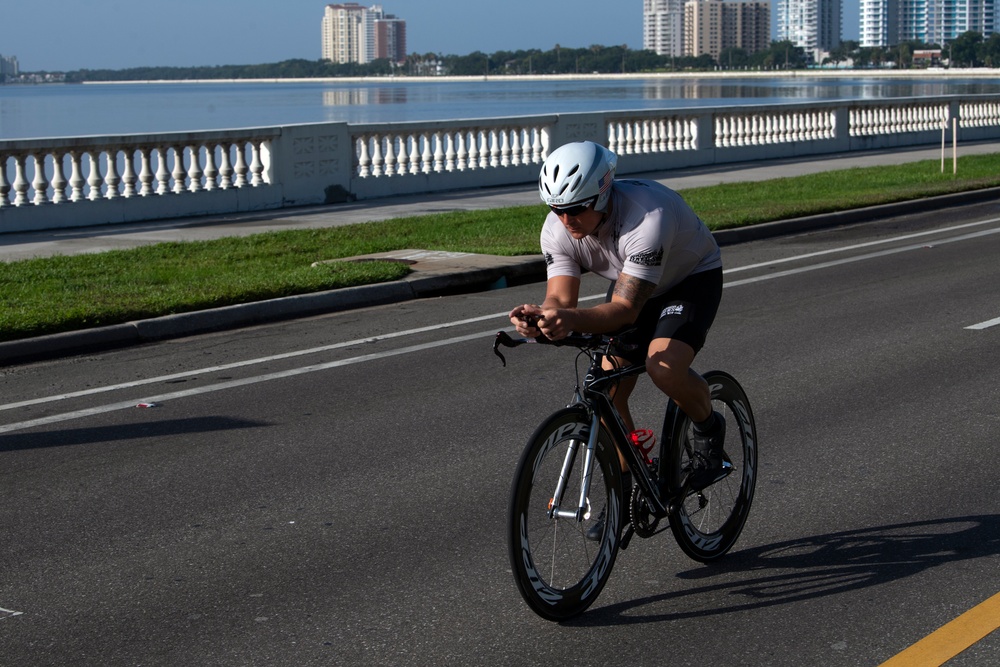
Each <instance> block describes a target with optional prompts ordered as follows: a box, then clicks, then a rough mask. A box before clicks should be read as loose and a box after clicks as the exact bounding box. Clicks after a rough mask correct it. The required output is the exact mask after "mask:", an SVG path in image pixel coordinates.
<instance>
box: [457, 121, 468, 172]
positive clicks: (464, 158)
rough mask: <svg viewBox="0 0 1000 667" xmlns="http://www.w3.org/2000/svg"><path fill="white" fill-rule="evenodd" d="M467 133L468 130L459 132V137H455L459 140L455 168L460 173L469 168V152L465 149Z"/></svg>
mask: <svg viewBox="0 0 1000 667" xmlns="http://www.w3.org/2000/svg"><path fill="white" fill-rule="evenodd" d="M467 132H468V131H467V130H459V132H458V136H456V137H455V138H456V139H457V140H458V146H457V148H456V152H457V157H456V161H455V168H456V169H458V170H459V171H466V170H468V168H469V150H468V149H467V148H466V147H465V141H466V134H467Z"/></svg>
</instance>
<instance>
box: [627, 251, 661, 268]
mask: <svg viewBox="0 0 1000 667" xmlns="http://www.w3.org/2000/svg"><path fill="white" fill-rule="evenodd" d="M628 261H630V262H632V263H633V264H639V265H641V266H659V265H660V264H662V263H663V248H660V249H659V250H649V251H647V252H637V253H636V254H634V255H631V256H630V257H629V258H628Z"/></svg>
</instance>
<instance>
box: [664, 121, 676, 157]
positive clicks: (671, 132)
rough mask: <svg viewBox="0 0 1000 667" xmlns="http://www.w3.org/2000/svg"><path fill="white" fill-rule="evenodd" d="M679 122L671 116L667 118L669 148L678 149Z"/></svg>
mask: <svg viewBox="0 0 1000 667" xmlns="http://www.w3.org/2000/svg"><path fill="white" fill-rule="evenodd" d="M677 129H678V128H677V123H676V121H675V120H674V119H673V118H671V119H669V120H667V150H668V151H675V150H677Z"/></svg>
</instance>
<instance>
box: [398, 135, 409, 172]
mask: <svg viewBox="0 0 1000 667" xmlns="http://www.w3.org/2000/svg"><path fill="white" fill-rule="evenodd" d="M410 138H411V137H410V135H408V134H401V135H400V136H399V153H398V154H397V155H396V173H397V174H399V175H400V176H406V175H407V174H408V173H409V172H410V150H409V143H410Z"/></svg>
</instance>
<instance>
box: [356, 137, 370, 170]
mask: <svg viewBox="0 0 1000 667" xmlns="http://www.w3.org/2000/svg"><path fill="white" fill-rule="evenodd" d="M357 146H358V176H360V177H361V178H368V177H369V176H371V175H372V159H371V156H370V155H369V153H368V137H367V136H366V135H361V137H359V138H358V140H357Z"/></svg>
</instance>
